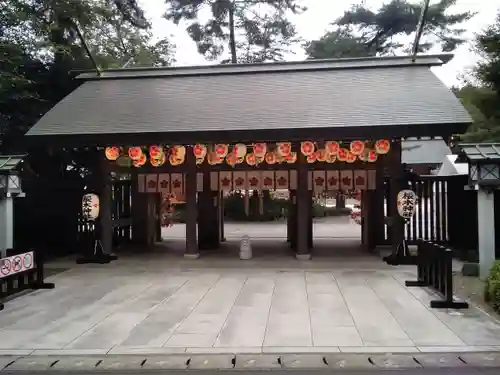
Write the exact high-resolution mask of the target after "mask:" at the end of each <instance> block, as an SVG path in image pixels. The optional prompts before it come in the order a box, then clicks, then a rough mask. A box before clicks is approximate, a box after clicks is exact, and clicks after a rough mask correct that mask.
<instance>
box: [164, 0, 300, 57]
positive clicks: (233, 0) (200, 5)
mask: <svg viewBox="0 0 500 375" xmlns="http://www.w3.org/2000/svg"><path fill="white" fill-rule="evenodd" d="M166 4H167V7H168V8H167V12H166V14H165V17H166V18H167V19H168V20H172V21H173V22H174V23H175V24H179V23H180V22H181V21H185V22H187V24H188V26H187V32H188V33H189V35H190V37H191V38H192V39H193V40H194V41H195V42H196V44H197V46H198V51H199V52H200V53H201V54H202V55H204V56H205V57H206V58H208V59H210V60H215V59H217V58H219V57H221V56H222V55H223V54H224V53H228V54H229V56H230V59H228V60H225V61H223V62H224V63H225V62H232V63H238V62H263V61H277V60H282V59H283V54H284V53H285V52H287V51H289V47H290V45H291V44H293V43H295V42H297V41H298V38H297V33H296V31H295V27H294V25H293V24H292V23H291V22H290V21H289V20H288V19H287V14H288V13H290V12H291V13H300V12H302V11H304V10H305V8H303V7H301V6H299V5H298V1H297V0H166ZM204 10H208V11H209V12H210V14H211V17H210V18H209V19H208V21H207V22H205V23H202V22H200V20H199V18H200V13H202V12H203V11H204Z"/></svg>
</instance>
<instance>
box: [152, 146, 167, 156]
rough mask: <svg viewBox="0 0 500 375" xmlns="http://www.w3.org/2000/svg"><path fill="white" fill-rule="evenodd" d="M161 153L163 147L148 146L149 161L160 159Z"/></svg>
mask: <svg viewBox="0 0 500 375" xmlns="http://www.w3.org/2000/svg"><path fill="white" fill-rule="evenodd" d="M163 154H164V152H163V146H159V145H153V146H149V157H150V158H151V159H161V157H162V155H163Z"/></svg>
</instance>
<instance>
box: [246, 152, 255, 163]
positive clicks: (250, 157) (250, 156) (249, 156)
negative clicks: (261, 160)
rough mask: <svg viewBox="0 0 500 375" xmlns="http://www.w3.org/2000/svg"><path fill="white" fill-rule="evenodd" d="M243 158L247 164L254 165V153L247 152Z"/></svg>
mask: <svg viewBox="0 0 500 375" xmlns="http://www.w3.org/2000/svg"><path fill="white" fill-rule="evenodd" d="M245 160H246V162H247V164H248V165H252V166H253V165H255V163H256V160H255V155H254V154H247V155H246V157H245Z"/></svg>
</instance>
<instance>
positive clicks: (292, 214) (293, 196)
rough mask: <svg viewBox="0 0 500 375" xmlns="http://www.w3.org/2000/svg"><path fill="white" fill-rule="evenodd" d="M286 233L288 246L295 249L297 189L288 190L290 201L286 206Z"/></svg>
mask: <svg viewBox="0 0 500 375" xmlns="http://www.w3.org/2000/svg"><path fill="white" fill-rule="evenodd" d="M288 210H289V213H288V222H289V225H288V235H289V238H290V248H291V249H293V250H297V225H298V224H297V191H296V190H290V202H289V206H288Z"/></svg>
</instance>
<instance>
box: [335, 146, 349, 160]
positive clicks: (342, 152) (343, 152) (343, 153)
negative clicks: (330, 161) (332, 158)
mask: <svg viewBox="0 0 500 375" xmlns="http://www.w3.org/2000/svg"><path fill="white" fill-rule="evenodd" d="M348 155H349V150H348V149H346V148H340V149H339V150H338V151H337V160H338V161H346V160H347V157H348Z"/></svg>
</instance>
